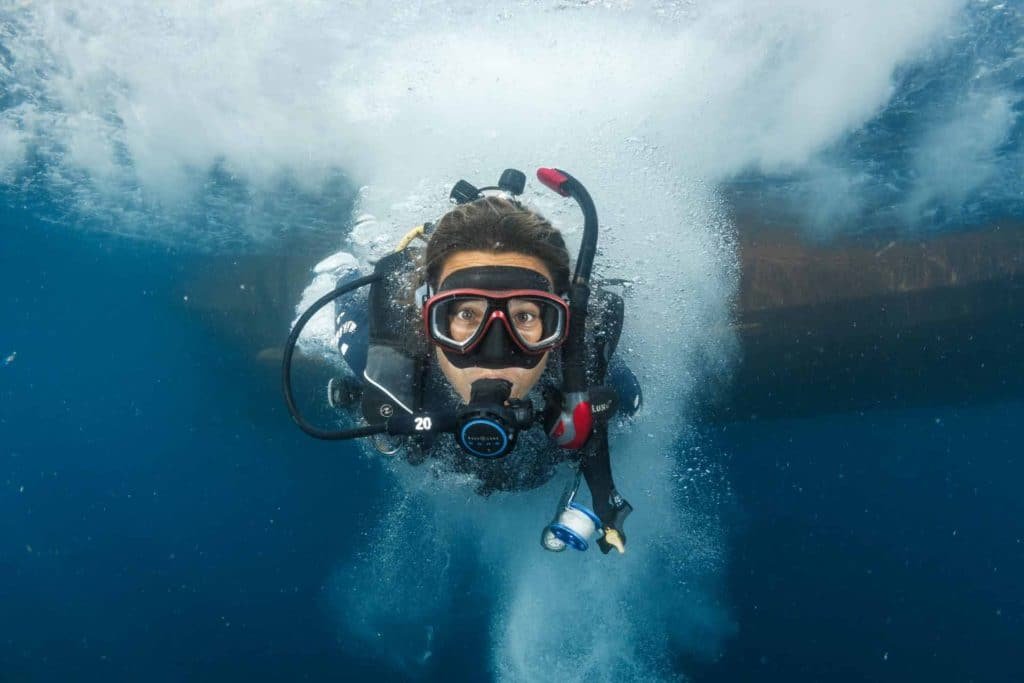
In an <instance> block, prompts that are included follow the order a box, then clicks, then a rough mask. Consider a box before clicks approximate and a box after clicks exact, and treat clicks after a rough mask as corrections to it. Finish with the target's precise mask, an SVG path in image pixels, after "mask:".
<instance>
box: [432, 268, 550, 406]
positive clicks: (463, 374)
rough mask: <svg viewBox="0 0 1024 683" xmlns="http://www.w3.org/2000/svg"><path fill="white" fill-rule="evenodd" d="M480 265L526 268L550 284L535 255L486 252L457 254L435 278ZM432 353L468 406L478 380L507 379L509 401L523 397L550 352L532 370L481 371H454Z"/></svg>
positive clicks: (442, 356) (443, 358)
mask: <svg viewBox="0 0 1024 683" xmlns="http://www.w3.org/2000/svg"><path fill="white" fill-rule="evenodd" d="M481 266H512V267H515V268H527V269H529V270H533V271H536V272H538V273H540V274H541V275H543V276H544V277H545V278H547V280H548V281H549V282H550V281H552V277H551V272H550V271H549V270H548V268H547V266H545V265H544V262H543V261H541V260H540V259H538V258H536V257H535V256H529V255H527V254H519V253H514V252H512V253H501V254H497V253H492V252H489V251H458V252H455V253H454V254H452V255H451V256H449V257H448V258H447V259H446V260H445V262H444V266H443V267H442V268H441V273H440V275H439V277H438V282H444V281H445V279H446V278H447V277H448V276H449V275H451V274H452V273H454V272H455V271H457V270H462V269H463V268H474V267H481ZM435 353H436V354H437V363H438V365H440V366H441V371H442V372H443V373H444V376H445V378H446V379H447V380H448V383H449V384H451V385H452V388H454V389H455V391H456V392H457V393H458V394H459V396H460V397H461V398H462V400H463V402H464V403H469V397H470V387H471V386H472V385H473V382H475V381H477V380H478V379H504V380H507V381H509V382H511V383H512V394H511V398H523V397H524V396H526V394H527V393H529V391H530V389H532V388H533V387H534V385H535V384H537V382H538V380H540V376H541V375H542V374H544V369H545V368H546V367H547V364H548V353H550V352H545V353H544V355H543V356H542V357H541V360H540V362H539V363H537V365H535V366H534V367H532V368H520V367H505V368H491V367H488V368H482V367H477V366H475V365H474V366H470V367H466V368H457V367H455V366H454V365H452V363H451V361H449V360H448V358H447V357H446V356H445V354H444V353H443V352H442V351H441V349H440V348H437V347H435Z"/></svg>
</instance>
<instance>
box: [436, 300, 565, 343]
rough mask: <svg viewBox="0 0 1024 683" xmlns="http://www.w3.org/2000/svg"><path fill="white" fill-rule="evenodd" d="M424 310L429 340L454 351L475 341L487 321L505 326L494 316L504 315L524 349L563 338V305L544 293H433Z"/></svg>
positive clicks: (557, 341) (517, 341)
mask: <svg viewBox="0 0 1024 683" xmlns="http://www.w3.org/2000/svg"><path fill="white" fill-rule="evenodd" d="M428 310H429V313H428V315H429V318H428V324H429V332H430V336H431V338H432V339H433V341H434V342H436V343H438V344H442V345H444V346H447V347H449V348H451V349H454V350H456V351H462V350H463V349H467V348H469V347H470V346H473V345H474V344H476V343H477V341H479V339H480V338H481V336H482V335H483V333H484V332H485V331H486V330H487V329H488V328H489V327H490V325H494V324H497V325H500V326H502V327H505V326H506V325H505V323H503V322H501V321H500V320H498V319H494V318H495V316H499V317H504V318H505V321H507V329H508V330H509V331H511V333H512V335H513V336H514V337H515V340H516V343H517V344H518V345H519V346H521V347H522V348H523V349H524V350H526V351H537V352H540V351H543V350H544V349H547V348H550V347H552V346H555V345H557V344H559V343H561V342H562V340H563V339H564V338H565V332H566V308H565V305H564V304H562V302H561V301H554V300H552V299H551V298H548V297H544V296H529V295H528V294H527V295H523V296H513V297H507V298H506V297H502V296H483V295H477V294H476V293H465V294H462V293H453V294H450V295H447V296H439V297H437V298H436V300H435V301H434V302H432V303H431V304H430V305H429V306H428ZM499 312H500V314H501V315H499Z"/></svg>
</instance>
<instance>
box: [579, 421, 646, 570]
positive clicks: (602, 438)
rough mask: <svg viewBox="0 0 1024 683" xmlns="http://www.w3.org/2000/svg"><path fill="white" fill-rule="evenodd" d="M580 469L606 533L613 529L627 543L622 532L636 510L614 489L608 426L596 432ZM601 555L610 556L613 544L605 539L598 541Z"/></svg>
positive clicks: (584, 452) (598, 428)
mask: <svg viewBox="0 0 1024 683" xmlns="http://www.w3.org/2000/svg"><path fill="white" fill-rule="evenodd" d="M580 469H581V470H582V471H583V477H584V479H586V481H587V487H588V488H589V489H590V495H591V498H592V499H593V505H594V513H595V514H596V515H597V516H598V517H599V518H600V519H601V524H602V525H604V527H605V530H606V531H607V530H608V529H614V530H616V531H617V532H618V533H619V536H621V537H622V542H623V543H625V542H626V533H625V531H623V528H622V527H623V523H624V522H625V521H626V517H628V516H629V513H630V512H632V511H633V507H632V506H631V505H630V504H629V503H628V502H626V499H625V498H623V497H622V496H621V495H619V492H618V491H616V490H615V481H614V480H613V479H612V465H611V454H610V451H609V448H608V426H607V425H601V426H600V427H597V428H596V429H595V430H594V433H593V434H592V435H591V436H590V440H589V441H588V442H587V445H586V446H584V449H583V458H582V460H581V461H580ZM597 543H598V545H599V546H600V548H601V552H603V553H607V552H608V551H609V550H611V545H609V544H608V543H607V541H606V540H605V538H604V537H601V538H599V539H598V541H597Z"/></svg>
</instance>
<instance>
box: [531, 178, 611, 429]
mask: <svg viewBox="0 0 1024 683" xmlns="http://www.w3.org/2000/svg"><path fill="white" fill-rule="evenodd" d="M537 178H538V179H539V180H540V181H541V182H542V183H544V184H545V185H547V186H548V187H549V188H550V189H552V190H554V191H555V192H557V193H558V194H560V195H562V196H563V197H572V198H573V199H575V200H576V203H577V204H579V206H580V209H581V210H582V211H583V242H582V243H581V244H580V253H579V255H578V256H577V257H576V271H575V273H574V274H573V278H572V282H571V284H570V286H569V337H568V339H567V340H566V342H565V345H564V346H563V347H562V392H561V393H562V395H561V406H558V405H557V403H556V404H555V405H553V406H552V405H551V402H552V401H557V400H558V398H559V397H557V396H549V397H548V401H549V408H548V410H547V411H546V412H547V417H546V420H545V427H546V429H547V432H548V436H549V437H551V440H552V441H554V442H555V443H556V444H558V445H559V446H561V447H562V448H571V449H576V448H581V447H582V446H583V444H584V443H586V441H587V439H588V438H589V437H590V432H591V430H592V429H593V427H594V418H593V413H592V411H591V406H590V394H589V391H588V386H587V358H586V344H585V337H586V328H587V308H588V306H589V305H590V271H591V270H592V269H593V267H594V254H595V253H596V252H597V210H596V209H595V208H594V201H593V200H592V199H591V198H590V193H588V192H587V188H585V187H583V183H581V182H580V181H578V180H576V179H575V178H573V177H572V176H571V175H569V174H568V173H566V172H565V171H561V170H559V169H557V168H540V169H537ZM558 408H560V410H558Z"/></svg>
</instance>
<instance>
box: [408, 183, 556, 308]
mask: <svg viewBox="0 0 1024 683" xmlns="http://www.w3.org/2000/svg"><path fill="white" fill-rule="evenodd" d="M460 251H490V252H495V253H517V254H526V255H527V256H533V257H535V258H537V259H539V260H540V261H542V262H543V263H544V265H546V266H547V267H548V270H549V271H551V277H552V278H553V281H552V283H551V284H552V285H553V286H554V288H555V293H557V294H564V293H565V292H567V291H568V290H569V251H568V250H567V249H566V248H565V240H563V239H562V233H560V232H559V231H558V229H557V228H555V227H554V226H553V225H551V223H550V222H549V221H548V220H547V219H546V218H544V217H543V216H541V215H540V214H539V213H536V212H535V211H532V210H530V209H527V208H526V207H525V206H523V205H522V204H520V203H519V202H518V201H513V200H509V199H505V198H503V197H495V196H490V197H483V198H481V199H476V200H474V201H471V202H468V203H466V204H460V205H459V206H457V207H455V208H454V209H452V210H451V211H449V212H448V213H446V214H445V215H444V216H442V217H441V219H440V220H439V221H438V222H437V225H436V226H435V227H434V231H433V233H432V234H431V235H430V241H429V242H428V243H427V252H426V255H425V266H426V276H427V282H428V283H430V285H431V286H432V287H437V285H439V284H440V283H439V282H438V281H437V278H438V276H439V275H440V274H441V270H442V269H443V267H444V262H445V261H446V260H447V259H448V257H449V256H451V255H452V254H454V253H456V252H460Z"/></svg>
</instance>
